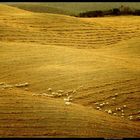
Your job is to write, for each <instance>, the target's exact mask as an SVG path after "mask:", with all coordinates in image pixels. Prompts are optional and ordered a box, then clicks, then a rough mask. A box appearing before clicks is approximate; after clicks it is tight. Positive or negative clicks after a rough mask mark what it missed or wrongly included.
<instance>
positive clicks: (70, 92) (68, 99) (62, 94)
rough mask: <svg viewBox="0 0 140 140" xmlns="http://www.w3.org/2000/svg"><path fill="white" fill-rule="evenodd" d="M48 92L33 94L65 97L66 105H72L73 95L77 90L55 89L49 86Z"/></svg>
mask: <svg viewBox="0 0 140 140" xmlns="http://www.w3.org/2000/svg"><path fill="white" fill-rule="evenodd" d="M47 91H48V92H47V93H41V94H32V96H47V97H52V98H59V97H63V99H64V102H65V105H71V104H72V100H73V95H74V94H75V93H76V92H77V90H68V91H64V90H58V91H57V92H56V91H53V90H52V88H48V90H47Z"/></svg>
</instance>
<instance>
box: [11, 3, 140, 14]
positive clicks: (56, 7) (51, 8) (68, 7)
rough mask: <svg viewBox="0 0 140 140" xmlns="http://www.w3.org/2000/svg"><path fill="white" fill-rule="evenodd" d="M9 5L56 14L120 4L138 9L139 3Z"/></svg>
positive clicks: (104, 8)
mask: <svg viewBox="0 0 140 140" xmlns="http://www.w3.org/2000/svg"><path fill="white" fill-rule="evenodd" d="M8 5H10V6H15V7H18V8H21V9H24V10H29V11H33V12H41V13H42V12H46V13H48V12H49V13H50V12H51V13H55V14H56V13H57V14H68V15H78V14H79V13H81V12H86V11H92V10H93V11H95V10H110V9H113V8H119V7H120V6H121V5H124V6H128V7H130V8H132V9H139V7H140V4H139V3H136V2H114V3H112V2H106V3H104V2H93V3H91V2H41V3H39V2H37V3H36V2H34V3H29V2H28V3H26V2H20V3H16V2H15V3H14V2H12V3H8Z"/></svg>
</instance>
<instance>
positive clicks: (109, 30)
mask: <svg viewBox="0 0 140 140" xmlns="http://www.w3.org/2000/svg"><path fill="white" fill-rule="evenodd" d="M0 58H1V59H0V137H8V136H14V137H23V136H26V137H28V136H29V137H35V136H41V137H105V138H122V137H140V122H139V120H140V17H139V16H118V17H104V18H77V17H72V16H66V15H59V14H50V13H34V12H29V11H25V10H21V9H18V8H14V7H11V6H7V5H4V4H0ZM22 83H28V84H27V86H17V84H22ZM48 89H52V91H51V90H50V91H48ZM59 90H61V93H62V94H60V96H55V95H53V94H52V93H54V92H55V93H57V92H59ZM49 95H50V96H49ZM67 96H71V98H72V101H71V102H70V104H69V105H68V104H66V103H65V101H64V99H66V98H67ZM108 111H109V112H108Z"/></svg>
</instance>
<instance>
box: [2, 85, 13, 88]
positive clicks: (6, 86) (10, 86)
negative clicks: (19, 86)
mask: <svg viewBox="0 0 140 140" xmlns="http://www.w3.org/2000/svg"><path fill="white" fill-rule="evenodd" d="M12 87H13V86H12V85H4V86H3V88H12Z"/></svg>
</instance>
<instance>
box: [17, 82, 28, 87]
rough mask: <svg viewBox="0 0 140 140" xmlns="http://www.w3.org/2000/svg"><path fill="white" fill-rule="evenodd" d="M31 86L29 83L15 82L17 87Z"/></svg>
mask: <svg viewBox="0 0 140 140" xmlns="http://www.w3.org/2000/svg"><path fill="white" fill-rule="evenodd" d="M26 86H29V83H27V82H26V83H23V84H15V87H26Z"/></svg>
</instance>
